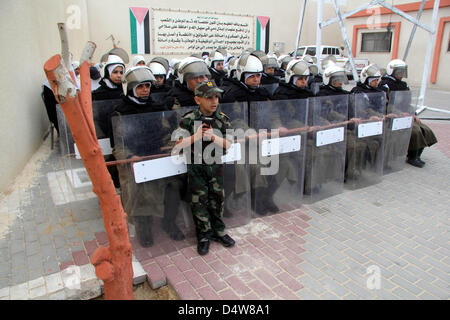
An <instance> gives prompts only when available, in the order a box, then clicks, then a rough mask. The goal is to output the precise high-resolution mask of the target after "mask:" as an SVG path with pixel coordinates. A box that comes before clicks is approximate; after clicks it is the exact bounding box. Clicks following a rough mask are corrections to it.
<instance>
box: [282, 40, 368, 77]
mask: <svg viewBox="0 0 450 320" xmlns="http://www.w3.org/2000/svg"><path fill="white" fill-rule="evenodd" d="M290 55H291V56H294V51H292V52H291V53H290ZM305 55H310V56H312V57H313V59H314V61H315V59H316V58H315V55H316V46H314V45H312V46H302V47H299V48H297V58H299V59H301V58H303V57H304V56H305ZM329 55H332V56H334V57H335V58H336V63H337V65H338V66H340V67H343V68H344V69H345V71H346V73H347V76H348V77H349V78H350V79H351V78H353V74H352V68H351V65H350V61H349V59H348V57H345V56H344V55H343V53H342V50H341V48H339V47H335V46H322V54H321V56H320V58H321V60H323V59H324V58H326V57H327V56H329ZM354 61H355V67H356V71H357V72H358V75H359V74H360V73H361V70H362V69H363V68H364V67H366V66H368V65H369V60H368V59H365V58H354Z"/></svg>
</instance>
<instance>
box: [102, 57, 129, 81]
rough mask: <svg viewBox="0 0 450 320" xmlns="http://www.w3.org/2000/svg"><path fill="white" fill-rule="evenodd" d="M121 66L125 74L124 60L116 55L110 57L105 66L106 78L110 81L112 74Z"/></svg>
mask: <svg viewBox="0 0 450 320" xmlns="http://www.w3.org/2000/svg"><path fill="white" fill-rule="evenodd" d="M119 65H120V66H122V68H123V72H124V73H125V63H124V62H123V60H122V59H121V58H120V57H119V56H116V55H114V54H111V55H109V56H108V60H107V61H106V63H105V65H104V66H103V75H104V77H105V78H107V79H109V76H110V75H111V72H112V71H113V70H114V69H115V68H117V66H119Z"/></svg>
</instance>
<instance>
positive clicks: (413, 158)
mask: <svg viewBox="0 0 450 320" xmlns="http://www.w3.org/2000/svg"><path fill="white" fill-rule="evenodd" d="M417 154H418V152H417V150H414V151H408V160H406V162H408V163H409V164H410V165H412V166H414V167H418V168H423V166H424V164H423V163H422V162H420V161H419V159H418V156H417Z"/></svg>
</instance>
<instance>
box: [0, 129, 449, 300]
mask: <svg viewBox="0 0 450 320" xmlns="http://www.w3.org/2000/svg"><path fill="white" fill-rule="evenodd" d="M426 123H427V124H429V125H430V127H431V128H432V129H433V130H434V131H435V133H436V135H437V137H438V139H439V143H438V144H437V145H435V146H433V147H432V148H427V149H426V150H425V152H424V154H423V157H422V158H423V160H424V161H426V162H427V164H426V166H425V167H424V168H423V169H417V168H414V167H412V166H406V165H405V167H404V169H403V170H401V171H398V172H395V173H390V174H388V175H385V176H384V177H383V180H382V182H381V183H379V184H377V185H373V186H370V187H366V188H363V189H357V190H351V191H350V190H344V192H343V193H341V194H339V195H336V196H333V197H330V198H327V199H324V200H322V201H319V202H315V203H312V204H310V205H303V206H302V207H300V208H297V209H295V210H291V211H288V212H283V213H280V214H277V215H272V216H267V217H258V218H253V219H252V220H251V222H250V223H249V224H246V225H243V226H240V227H237V228H232V229H230V230H229V233H230V235H232V236H233V237H234V238H235V239H236V246H235V247H233V248H224V247H222V246H221V245H219V244H218V243H215V242H212V243H211V247H210V253H209V254H208V255H206V256H203V257H201V256H199V255H198V254H197V253H196V243H195V241H194V240H193V239H192V238H188V239H186V240H185V241H184V242H183V245H180V243H176V242H173V243H166V244H165V245H164V246H157V245H155V246H154V247H151V248H142V247H140V246H139V244H138V243H137V241H136V239H134V238H133V237H132V238H131V242H132V245H133V254H134V257H135V259H134V260H135V264H136V266H137V267H136V268H140V267H142V272H143V275H144V278H142V275H141V278H140V279H144V280H145V278H147V280H148V282H149V283H150V285H151V286H152V287H153V288H158V287H161V286H164V285H166V284H170V285H171V286H172V287H173V288H174V289H175V290H176V292H177V293H178V295H179V297H180V298H181V299H243V300H245V299H449V297H450V295H449V292H450V291H449V280H450V278H449V272H450V258H449V253H450V245H449V243H450V242H449V236H448V225H449V220H448V217H449V208H450V206H449V199H450V191H449V188H448V181H449V178H450V124H448V123H445V122H431V121H430V122H426ZM42 148H44V149H45V148H46V149H45V150H46V151H45V152H44V156H43V157H42V159H40V160H39V166H38V167H39V168H38V170H37V172H36V173H35V174H34V176H33V179H32V183H31V184H30V185H25V186H20V185H19V186H18V187H16V188H14V189H13V190H11V191H10V192H9V194H6V195H4V196H3V198H2V199H1V202H0V213H1V215H2V218H3V219H2V220H1V224H0V227H1V229H0V299H80V298H85V299H86V298H92V297H95V296H98V295H100V294H101V285H102V283H101V281H99V280H98V279H97V278H96V277H95V273H94V272H93V268H92V266H91V265H90V264H89V261H90V259H89V257H90V256H91V255H92V253H93V252H94V251H95V249H96V248H97V247H99V246H102V245H107V242H108V240H107V237H106V233H105V230H104V227H103V221H102V219H101V213H100V209H99V206H98V202H96V199H95V198H93V197H92V195H90V194H89V193H85V194H84V195H83V198H82V199H81V200H79V201H75V202H73V201H72V202H64V201H66V200H67V199H72V200H73V198H70V197H64V196H66V195H64V194H56V193H55V192H56V191H55V189H52V188H53V186H54V185H55V184H56V185H58V184H59V187H60V189H63V188H64V186H63V185H61V181H60V180H58V178H57V176H58V175H57V174H55V173H58V172H60V171H61V170H62V164H61V160H60V158H59V156H58V154H59V153H58V152H59V150H58V147H57V146H56V148H55V150H53V151H52V152H50V150H49V141H48V140H47V141H46V142H45V143H44V145H43V146H42ZM72 197H73V195H72ZM65 199H66V200H65ZM130 234H132V232H130ZM74 266H78V267H79V270H81V272H82V277H84V278H83V279H84V280H83V281H86V283H88V282H89V283H91V286H90V288H94V289H92V290H91V291H90V292H89V293H88V294H84V295H83V294H81V293H80V291H77V292H75V291H73V290H70V289H68V287H67V286H66V285H65V282H64V277H63V276H64V273H63V272H65V270H69V269H70V268H73V267H74ZM373 270H375V271H379V275H380V277H379V278H377V279H378V280H379V282H378V284H379V286H375V287H376V288H374V286H373V283H375V284H377V282H376V281H375V282H371V281H372V280H373V279H374V277H373V276H374V275H375V273H374V271H373ZM136 281H138V280H136ZM139 281H141V280H139ZM142 281H143V280H142ZM371 288H372V289H371Z"/></svg>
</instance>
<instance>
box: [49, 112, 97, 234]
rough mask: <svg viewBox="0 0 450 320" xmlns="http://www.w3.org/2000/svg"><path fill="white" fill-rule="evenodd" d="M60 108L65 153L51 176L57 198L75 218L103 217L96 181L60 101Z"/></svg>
mask: <svg viewBox="0 0 450 320" xmlns="http://www.w3.org/2000/svg"><path fill="white" fill-rule="evenodd" d="M56 112H57V117H58V125H59V128H60V130H59V147H60V155H61V157H60V158H59V159H58V167H57V169H56V170H55V171H53V172H49V173H48V177H47V178H48V182H49V186H50V189H51V194H52V199H53V202H54V204H55V206H56V208H57V209H58V210H61V211H63V212H65V213H66V214H67V215H70V216H71V217H72V219H73V221H74V222H82V221H86V220H93V219H100V218H101V217H102V215H101V209H100V204H99V202H98V199H97V196H96V195H95V194H94V193H93V191H92V182H91V180H90V177H89V175H88V173H87V171H86V168H85V167H84V163H83V160H82V159H81V157H80V155H79V153H78V149H77V148H76V146H75V144H74V140H73V137H72V134H71V132H70V128H69V125H68V123H67V121H66V118H65V115H64V112H63V110H62V109H61V106H60V105H56ZM83 240H90V239H83Z"/></svg>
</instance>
